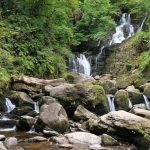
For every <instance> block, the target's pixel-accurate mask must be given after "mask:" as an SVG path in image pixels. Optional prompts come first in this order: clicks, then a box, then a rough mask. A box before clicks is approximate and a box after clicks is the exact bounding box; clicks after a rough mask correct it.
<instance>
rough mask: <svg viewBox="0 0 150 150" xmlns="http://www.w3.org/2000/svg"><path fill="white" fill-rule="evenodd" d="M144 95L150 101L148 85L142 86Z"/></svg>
mask: <svg viewBox="0 0 150 150" xmlns="http://www.w3.org/2000/svg"><path fill="white" fill-rule="evenodd" d="M143 93H144V95H146V96H147V97H148V98H149V99H150V83H146V84H145V85H144V92H143Z"/></svg>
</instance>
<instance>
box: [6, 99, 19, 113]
mask: <svg viewBox="0 0 150 150" xmlns="http://www.w3.org/2000/svg"><path fill="white" fill-rule="evenodd" d="M5 104H6V107H7V113H10V112H11V111H12V110H14V109H15V107H16V106H15V105H13V104H12V102H11V101H10V99H8V98H5Z"/></svg>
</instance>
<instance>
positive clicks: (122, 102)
mask: <svg viewBox="0 0 150 150" xmlns="http://www.w3.org/2000/svg"><path fill="white" fill-rule="evenodd" d="M115 106H116V110H126V111H127V110H128V109H129V95H128V92H127V91H125V90H119V91H117V92H116V94H115Z"/></svg>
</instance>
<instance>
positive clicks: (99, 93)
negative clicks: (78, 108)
mask: <svg viewBox="0 0 150 150" xmlns="http://www.w3.org/2000/svg"><path fill="white" fill-rule="evenodd" d="M92 92H93V94H94V95H95V96H96V97H97V99H98V100H99V101H100V102H105V100H106V94H105V91H104V89H103V87H102V86H100V85H94V86H93V88H92Z"/></svg>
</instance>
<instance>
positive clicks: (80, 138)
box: [64, 132, 101, 147]
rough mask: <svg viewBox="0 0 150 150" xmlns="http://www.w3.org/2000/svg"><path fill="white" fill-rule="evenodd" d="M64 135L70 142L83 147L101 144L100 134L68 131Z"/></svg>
mask: <svg viewBox="0 0 150 150" xmlns="http://www.w3.org/2000/svg"><path fill="white" fill-rule="evenodd" d="M64 136H65V137H66V138H67V139H68V141H69V143H71V144H75V145H79V146H83V147H89V146H91V145H94V144H98V145H100V144H101V138H100V137H99V136H96V135H94V134H91V133H87V132H74V133H68V134H65V135H64Z"/></svg>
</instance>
